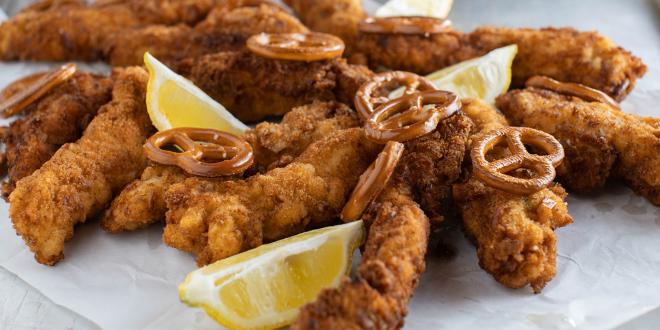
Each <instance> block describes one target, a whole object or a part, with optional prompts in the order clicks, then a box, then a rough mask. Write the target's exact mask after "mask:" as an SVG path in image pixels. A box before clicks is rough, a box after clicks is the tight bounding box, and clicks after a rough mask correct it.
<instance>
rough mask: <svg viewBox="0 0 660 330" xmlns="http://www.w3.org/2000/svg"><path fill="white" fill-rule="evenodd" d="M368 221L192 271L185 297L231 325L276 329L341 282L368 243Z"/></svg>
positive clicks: (181, 290) (184, 288)
mask: <svg viewBox="0 0 660 330" xmlns="http://www.w3.org/2000/svg"><path fill="white" fill-rule="evenodd" d="M364 232H365V230H364V225H363V224H362V221H356V222H351V223H348V224H344V225H338V226H333V227H326V228H322V229H317V230H313V231H309V232H305V233H302V234H299V235H296V236H293V237H290V238H287V239H283V240H280V241H277V242H274V243H270V244H266V245H262V246H260V247H258V248H255V249H252V250H249V251H246V252H244V253H241V254H238V255H235V256H233V257H229V258H227V259H223V260H220V261H218V262H216V263H214V264H211V265H209V266H206V267H203V268H200V269H198V270H196V271H193V272H191V273H190V274H188V276H187V277H186V279H185V281H184V282H183V283H182V284H181V285H180V286H179V297H180V298H181V301H183V302H184V303H186V304H188V305H190V306H192V307H200V308H203V309H204V310H205V311H206V313H207V314H209V315H210V316H211V317H213V318H214V319H215V320H216V321H218V322H219V323H220V324H222V325H223V326H225V327H227V328H230V329H274V328H279V327H282V326H285V325H287V324H290V323H291V322H292V321H293V320H294V319H295V318H296V316H297V315H298V309H299V308H300V307H301V306H302V305H304V304H306V303H308V302H311V301H313V300H314V299H316V296H317V294H318V293H319V291H320V290H321V289H323V288H327V287H334V286H337V285H338V284H339V281H340V280H341V278H342V276H344V275H345V274H347V273H348V271H349V270H350V267H351V258H352V256H353V251H355V249H356V248H358V247H359V246H360V245H361V244H362V243H363V241H364V236H365V233H364Z"/></svg>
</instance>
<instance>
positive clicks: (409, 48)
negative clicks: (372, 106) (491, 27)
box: [351, 31, 464, 74]
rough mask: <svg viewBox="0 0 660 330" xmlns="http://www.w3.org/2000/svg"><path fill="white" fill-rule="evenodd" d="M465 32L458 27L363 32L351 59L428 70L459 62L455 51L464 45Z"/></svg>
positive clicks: (417, 71) (363, 62)
mask: <svg viewBox="0 0 660 330" xmlns="http://www.w3.org/2000/svg"><path fill="white" fill-rule="evenodd" d="M462 36H463V34H462V33H460V32H457V31H447V32H444V33H439V34H432V35H428V36H424V35H386V34H380V33H360V34H358V36H357V38H356V42H355V45H356V46H355V49H356V51H355V56H354V57H352V58H351V61H352V62H355V63H360V64H367V65H368V66H369V67H371V68H373V69H374V70H376V69H377V68H390V69H393V70H403V71H410V72H415V73H418V74H428V73H431V72H434V71H436V70H439V69H442V68H444V67H447V66H449V65H451V64H454V63H456V62H459V60H458V59H456V54H457V53H458V52H459V51H460V50H461V48H462V47H464V45H463V44H462V40H461V39H462ZM365 62H366V63H365Z"/></svg>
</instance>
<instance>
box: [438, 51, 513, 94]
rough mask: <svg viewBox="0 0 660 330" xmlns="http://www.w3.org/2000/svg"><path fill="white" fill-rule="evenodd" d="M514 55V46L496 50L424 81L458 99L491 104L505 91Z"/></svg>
mask: <svg viewBox="0 0 660 330" xmlns="http://www.w3.org/2000/svg"><path fill="white" fill-rule="evenodd" d="M517 53H518V46H517V45H509V46H506V47H502V48H497V49H495V50H492V51H491V52H490V53H488V54H486V55H484V56H481V57H478V58H473V59H471V60H467V61H464V62H460V63H457V64H455V65H452V66H450V67H447V68H444V69H442V70H440V71H436V72H434V73H431V74H430V75H428V76H426V78H428V79H429V80H431V82H433V84H434V85H435V87H437V88H438V89H441V90H446V91H451V92H454V93H456V94H457V95H458V96H459V97H462V98H477V99H481V100H484V101H486V102H488V103H493V102H495V98H496V97H498V96H499V95H501V94H503V93H505V92H506V91H507V90H509V85H511V66H512V65H513V59H514V58H515V57H516V54H517Z"/></svg>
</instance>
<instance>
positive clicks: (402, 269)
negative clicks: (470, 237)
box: [291, 177, 430, 330]
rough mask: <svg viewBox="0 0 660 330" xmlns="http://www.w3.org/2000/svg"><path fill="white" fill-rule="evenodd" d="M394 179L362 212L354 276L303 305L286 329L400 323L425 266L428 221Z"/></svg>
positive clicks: (388, 326) (406, 188)
mask: <svg viewBox="0 0 660 330" xmlns="http://www.w3.org/2000/svg"><path fill="white" fill-rule="evenodd" d="M400 179H401V177H397V178H394V179H393V180H392V182H391V183H390V184H389V185H388V187H387V188H386V189H385V190H384V191H383V193H382V194H381V195H380V197H379V198H378V202H377V203H374V205H372V206H371V207H370V211H369V213H368V214H367V215H366V216H365V219H368V221H369V222H370V223H371V225H370V228H369V235H368V238H367V242H366V244H365V247H364V253H363V255H362V260H361V262H360V265H359V266H358V269H357V274H356V276H355V277H353V278H345V279H344V280H342V282H341V284H340V285H339V287H338V288H334V289H325V290H323V291H321V293H320V294H319V295H318V297H317V299H316V301H315V302H313V303H310V304H307V305H305V306H303V307H302V308H301V309H300V315H299V316H298V319H297V320H296V321H295V322H294V323H293V324H292V325H291V329H292V330H301V329H356V330H357V329H399V328H401V327H402V326H403V319H404V317H405V316H406V314H407V305H408V300H409V299H410V297H411V296H412V294H413V290H414V289H415V287H416V286H417V283H418V282H419V277H420V276H421V274H422V273H423V272H424V269H425V268H426V263H425V261H424V256H425V255H426V250H427V246H428V238H429V231H430V225H429V219H428V218H427V217H426V216H425V215H424V212H422V210H421V209H420V207H419V205H417V203H415V202H414V201H413V199H412V195H413V192H412V191H411V189H410V187H409V186H408V185H407V184H406V183H405V181H401V180H400Z"/></svg>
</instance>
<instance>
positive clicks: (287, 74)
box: [184, 52, 371, 121]
mask: <svg viewBox="0 0 660 330" xmlns="http://www.w3.org/2000/svg"><path fill="white" fill-rule="evenodd" d="M184 74H185V75H187V76H188V77H189V78H190V79H191V80H192V81H193V82H194V83H195V84H196V85H197V86H199V87H200V88H201V89H203V90H204V91H206V92H207V93H208V94H209V95H210V96H211V97H213V98H214V99H216V100H218V101H219V102H220V103H222V104H223V105H224V106H225V107H226V108H227V109H229V111H231V112H232V113H233V114H234V115H236V116H237V117H238V118H239V119H241V120H244V121H257V120H261V119H263V118H265V117H268V116H278V115H283V114H285V113H287V112H288V111H289V110H291V109H292V108H295V107H297V106H301V105H303V104H309V103H311V102H313V101H314V100H318V101H340V102H345V103H347V104H352V100H353V96H354V95H355V92H356V91H357V87H358V86H360V85H361V84H362V83H363V82H365V81H367V80H368V79H369V78H370V77H371V71H369V70H368V69H366V68H364V67H361V66H353V65H348V64H346V63H345V61H344V60H343V59H334V60H329V61H317V62H311V63H306V62H296V61H283V60H273V59H267V58H263V57H260V56H257V55H253V54H251V53H249V52H222V53H217V54H213V55H207V56H203V57H201V58H199V59H197V60H195V61H194V63H193V64H192V66H191V67H190V72H188V73H186V72H184ZM291 82H296V83H295V84H292V83H291Z"/></svg>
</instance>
